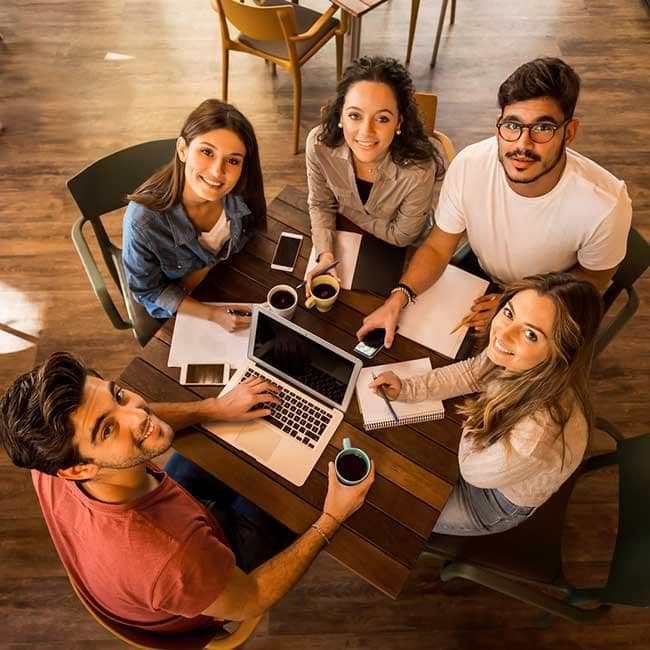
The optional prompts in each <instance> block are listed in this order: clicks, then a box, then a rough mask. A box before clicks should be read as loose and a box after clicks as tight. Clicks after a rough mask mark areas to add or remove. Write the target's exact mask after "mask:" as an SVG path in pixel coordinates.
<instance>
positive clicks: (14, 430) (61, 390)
mask: <svg viewBox="0 0 650 650" xmlns="http://www.w3.org/2000/svg"><path fill="white" fill-rule="evenodd" d="M89 374H92V375H96V373H95V372H94V371H93V370H90V369H89V368H87V367H86V366H85V365H84V364H83V362H82V361H81V360H80V359H78V358H77V357H75V356H73V355H71V354H68V353H67V352H57V353H55V354H53V355H52V356H51V357H50V358H49V359H48V360H47V361H45V363H43V364H42V365H41V366H37V367H36V368H34V369H33V370H31V371H30V372H27V373H25V374H24V375H21V376H20V377H18V379H16V381H14V383H13V384H12V385H11V386H10V387H9V388H8V389H7V391H6V392H5V394H4V395H2V397H0V445H1V446H3V447H4V448H5V450H6V451H7V454H8V455H9V458H10V459H11V461H12V462H13V464H14V465H17V466H18V467H27V468H29V469H37V470H39V471H41V472H44V473H46V474H52V475H54V476H55V475H56V473H57V471H58V470H59V469H66V468H68V467H73V466H74V465H79V464H81V463H84V462H88V459H86V458H83V457H82V456H81V455H80V454H79V451H78V449H77V447H76V445H75V444H74V443H73V436H74V429H73V426H72V422H71V421H70V415H71V414H72V412H73V411H75V410H76V409H77V408H78V407H79V405H80V404H81V401H82V399H83V390H84V384H85V381H86V377H87V376H88V375H89Z"/></svg>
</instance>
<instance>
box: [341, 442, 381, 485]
mask: <svg viewBox="0 0 650 650" xmlns="http://www.w3.org/2000/svg"><path fill="white" fill-rule="evenodd" d="M371 467H372V462H371V461H370V457H369V456H368V454H366V452H365V451H363V449H359V448H358V447H353V446H352V443H351V442H350V438H343V449H341V451H339V453H338V454H336V458H335V459H334V469H336V476H337V477H338V479H339V481H340V482H341V483H343V485H357V484H359V483H361V482H362V481H363V480H365V479H366V478H367V477H368V475H369V474H370V469H371Z"/></svg>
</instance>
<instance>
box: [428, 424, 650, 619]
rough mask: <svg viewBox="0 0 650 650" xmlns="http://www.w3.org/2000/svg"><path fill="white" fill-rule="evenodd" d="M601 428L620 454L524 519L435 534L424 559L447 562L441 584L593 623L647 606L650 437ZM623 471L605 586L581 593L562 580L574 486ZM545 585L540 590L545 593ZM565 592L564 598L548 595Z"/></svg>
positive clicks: (593, 466)
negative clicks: (484, 531) (620, 609)
mask: <svg viewBox="0 0 650 650" xmlns="http://www.w3.org/2000/svg"><path fill="white" fill-rule="evenodd" d="M596 427H597V428H598V429H600V430H601V431H604V432H606V433H607V434H608V435H609V436H610V437H611V438H612V439H613V440H614V442H615V443H616V451H613V452H609V453H604V454H600V455H596V456H592V457H590V458H588V459H586V460H585V461H584V462H583V464H582V466H581V467H580V468H579V469H578V470H577V471H576V472H575V473H574V474H573V476H572V477H571V478H569V480H568V481H566V482H565V484H564V485H563V486H562V487H561V488H560V490H558V491H557V492H556V493H555V494H554V495H553V496H552V497H551V498H550V499H549V500H548V501H547V502H546V503H544V504H543V505H542V506H540V508H539V509H538V510H537V511H536V512H535V513H534V514H533V515H532V516H531V517H530V518H529V519H527V520H526V521H525V522H523V523H522V524H520V525H519V526H517V527H515V528H513V529H511V530H508V531H506V532H503V533H497V534H494V535H485V536H479V537H455V536H453V535H439V534H435V533H434V534H432V535H431V537H430V538H429V541H428V543H427V546H426V551H425V553H424V554H423V555H432V556H434V557H436V558H438V559H441V560H442V561H443V565H442V569H441V571H440V577H441V579H442V580H443V581H444V582H446V581H448V580H453V579H454V578H464V579H465V580H471V581H472V582H475V583H478V584H481V585H483V586H485V587H489V588H490V589H494V590H495V591H499V592H500V593H503V594H506V595H508V596H511V597H513V598H517V599H518V600H521V601H523V602H525V603H528V604H529V605H534V606H536V607H539V608H541V609H543V610H545V611H546V612H547V614H548V615H550V616H559V617H561V618H565V619H568V620H571V621H575V622H579V623H590V622H595V621H597V620H598V619H599V618H601V617H602V616H603V615H604V614H605V613H606V612H607V611H608V609H609V607H610V606H611V605H627V606H633V607H649V606H650V557H649V556H648V552H647V549H648V545H649V544H650V525H648V518H647V512H646V503H647V502H646V498H650V434H645V435H641V436H637V437H634V438H625V437H623V435H622V434H621V433H620V432H619V431H618V430H617V429H616V427H614V425H612V424H611V423H609V422H608V421H607V420H605V419H603V418H597V421H596ZM610 466H618V470H619V479H618V480H619V522H618V531H617V533H616V547H615V549H614V553H613V555H612V559H611V564H610V570H609V577H608V580H607V584H606V585H605V586H604V587H602V588H597V589H578V588H576V587H574V586H573V585H571V584H570V583H569V582H568V580H567V579H566V577H565V576H564V572H563V567H562V531H563V527H564V518H565V512H566V508H567V505H568V502H569V498H570V496H571V492H572V491H573V488H574V485H575V482H576V480H577V479H579V478H580V477H582V476H584V475H586V474H589V473H591V472H594V471H597V470H600V469H602V468H605V467H610ZM540 588H541V589H540ZM549 590H551V591H555V592H559V593H560V594H562V595H563V596H564V597H563V599H559V598H557V597H555V596H553V595H551V594H550V593H548V591H549Z"/></svg>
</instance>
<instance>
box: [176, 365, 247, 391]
mask: <svg viewBox="0 0 650 650" xmlns="http://www.w3.org/2000/svg"><path fill="white" fill-rule="evenodd" d="M234 373H235V369H234V368H233V369H232V373H231V368H230V365H229V364H227V363H190V364H188V365H186V366H181V374H180V378H179V383H181V384H183V385H185V386H224V385H225V384H227V383H228V382H229V381H230V377H231V376H232V375H233V374H234Z"/></svg>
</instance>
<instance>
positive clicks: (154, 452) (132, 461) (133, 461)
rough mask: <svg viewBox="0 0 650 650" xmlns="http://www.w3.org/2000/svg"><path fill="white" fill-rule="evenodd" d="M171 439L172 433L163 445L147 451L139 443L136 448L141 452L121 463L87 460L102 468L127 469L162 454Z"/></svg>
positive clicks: (170, 442) (170, 443)
mask: <svg viewBox="0 0 650 650" xmlns="http://www.w3.org/2000/svg"><path fill="white" fill-rule="evenodd" d="M173 440H174V436H173V435H172V436H170V437H169V440H168V441H167V442H166V443H165V445H163V446H162V447H160V448H159V449H151V450H149V451H145V450H144V449H142V447H141V446H140V445H138V449H139V450H140V451H141V452H142V453H141V454H140V455H139V456H133V457H132V458H129V459H127V460H124V461H122V462H121V463H103V462H97V461H96V460H90V461H88V462H91V463H93V465H97V467H102V468H104V469H129V468H131V467H136V466H137V465H142V463H144V462H146V461H148V460H151V459H152V458H155V457H156V456H160V455H161V454H164V453H165V452H166V451H167V450H168V449H169V448H170V447H171V446H172V442H173Z"/></svg>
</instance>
